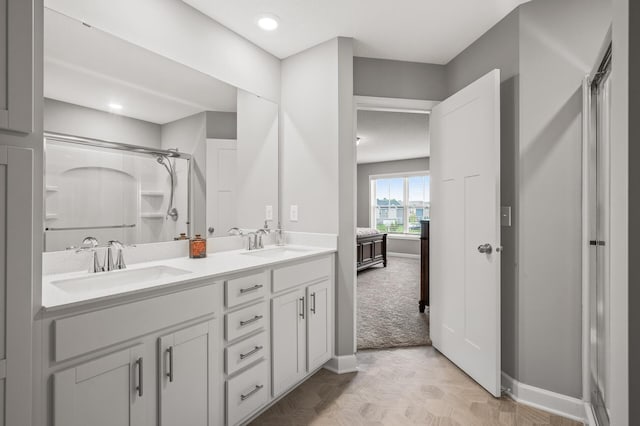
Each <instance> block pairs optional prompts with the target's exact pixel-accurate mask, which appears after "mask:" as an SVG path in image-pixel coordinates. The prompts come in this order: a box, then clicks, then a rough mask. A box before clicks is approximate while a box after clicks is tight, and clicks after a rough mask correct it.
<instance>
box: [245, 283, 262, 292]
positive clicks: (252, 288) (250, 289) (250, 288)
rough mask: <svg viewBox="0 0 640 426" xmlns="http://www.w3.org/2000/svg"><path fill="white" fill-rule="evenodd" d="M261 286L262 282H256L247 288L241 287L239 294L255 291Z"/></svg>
mask: <svg viewBox="0 0 640 426" xmlns="http://www.w3.org/2000/svg"><path fill="white" fill-rule="evenodd" d="M262 287H264V286H263V285H262V284H256V285H254V286H253V287H248V288H241V289H240V294H245V293H250V292H252V291H256V290H259V289H261V288H262Z"/></svg>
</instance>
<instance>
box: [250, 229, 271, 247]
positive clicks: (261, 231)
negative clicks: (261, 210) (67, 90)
mask: <svg viewBox="0 0 640 426" xmlns="http://www.w3.org/2000/svg"><path fill="white" fill-rule="evenodd" d="M265 224H266V223H265ZM268 233H269V231H268V230H267V229H264V228H261V229H258V230H257V231H256V237H255V238H256V241H255V243H254V246H255V247H254V248H259V249H261V248H264V242H263V241H262V237H263V236H264V235H267V234H268Z"/></svg>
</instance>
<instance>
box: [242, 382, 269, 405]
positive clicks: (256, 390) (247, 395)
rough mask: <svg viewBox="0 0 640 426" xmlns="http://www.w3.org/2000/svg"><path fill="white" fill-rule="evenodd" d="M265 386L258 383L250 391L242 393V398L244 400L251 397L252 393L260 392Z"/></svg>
mask: <svg viewBox="0 0 640 426" xmlns="http://www.w3.org/2000/svg"><path fill="white" fill-rule="evenodd" d="M263 387H264V385H256V387H255V388H253V390H252V391H251V392H249V393H246V394H244V393H243V394H241V395H240V400H241V401H244V400H245V399H247V398H249V397H250V396H251V395H253V394H254V393H256V392H258V391H259V390H260V389H262V388H263Z"/></svg>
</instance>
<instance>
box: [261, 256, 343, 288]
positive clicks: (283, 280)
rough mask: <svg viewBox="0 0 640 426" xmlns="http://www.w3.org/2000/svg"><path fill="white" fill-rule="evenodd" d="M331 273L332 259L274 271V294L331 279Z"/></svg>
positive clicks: (312, 261)
mask: <svg viewBox="0 0 640 426" xmlns="http://www.w3.org/2000/svg"><path fill="white" fill-rule="evenodd" d="M331 271H332V268H331V258H330V257H323V258H321V259H316V260H311V261H309V262H304V263H298V264H297V265H291V266H285V267H284V268H278V269H275V270H274V271H273V292H274V293H277V292H279V291H282V290H286V289H288V288H292V287H296V286H298V285H301V284H305V283H309V282H312V281H317V280H320V279H322V278H329V275H330V274H331Z"/></svg>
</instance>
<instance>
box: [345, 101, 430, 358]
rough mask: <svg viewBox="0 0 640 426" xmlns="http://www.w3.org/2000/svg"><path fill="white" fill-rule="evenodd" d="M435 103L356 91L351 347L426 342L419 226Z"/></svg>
mask: <svg viewBox="0 0 640 426" xmlns="http://www.w3.org/2000/svg"><path fill="white" fill-rule="evenodd" d="M436 104H437V102H432V101H418V100H407V99H392V98H373V97H364V96H356V97H355V114H354V115H355V118H356V126H355V127H356V129H357V139H356V144H357V147H356V151H357V202H356V204H357V227H358V229H357V233H356V234H357V236H356V246H357V251H356V257H357V260H356V268H357V270H358V274H357V283H356V292H357V295H356V301H357V302H356V305H357V306H356V312H357V321H356V324H357V333H356V335H357V349H358V350H363V349H382V348H394V347H408V346H422V345H430V344H431V339H430V337H429V310H428V306H425V305H427V304H428V288H427V287H426V286H427V282H428V269H426V262H428V239H427V238H428V234H425V231H424V230H425V229H428V219H429V207H430V190H429V181H430V176H429V114H430V112H431V109H432V108H433V106H435V105H436ZM421 236H422V239H421ZM424 247H426V249H425V248H424ZM421 289H422V292H421ZM421 293H422V294H421Z"/></svg>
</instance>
